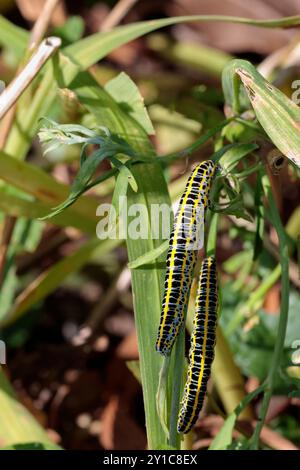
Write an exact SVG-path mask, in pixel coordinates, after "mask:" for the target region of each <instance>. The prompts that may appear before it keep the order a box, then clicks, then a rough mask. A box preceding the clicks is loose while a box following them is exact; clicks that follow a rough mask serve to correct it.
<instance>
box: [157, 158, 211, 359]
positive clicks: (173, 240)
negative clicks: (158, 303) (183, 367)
mask: <svg viewBox="0 0 300 470" xmlns="http://www.w3.org/2000/svg"><path fill="white" fill-rule="evenodd" d="M216 169H217V165H216V164H215V163H214V162H213V161H211V160H207V161H205V162H202V163H200V164H199V165H197V167H196V168H195V169H194V171H193V172H192V174H191V176H190V177H189V179H188V182H187V185H186V188H185V191H184V193H183V195H182V197H181V199H180V203H179V209H178V211H177V213H176V217H175V222H174V227H173V230H172V233H171V237H170V243H169V250H168V254H167V268H166V277H165V291H164V297H163V304H162V313H161V318H160V325H159V330H158V336H157V341H156V350H157V351H158V352H160V353H161V354H163V355H165V356H166V355H168V354H170V352H171V349H172V346H173V344H174V341H175V339H176V337H177V335H178V333H179V331H180V328H181V326H182V323H183V320H184V311H185V308H186V306H187V302H188V297H189V291H190V287H191V283H192V278H193V272H194V267H195V263H196V254H197V249H198V248H199V247H198V246H197V237H198V233H197V232H198V230H199V224H201V223H203V220H202V221H201V220H199V218H204V214H205V210H206V208H207V205H208V196H209V191H210V188H211V184H212V180H213V177H214V175H215V172H216Z"/></svg>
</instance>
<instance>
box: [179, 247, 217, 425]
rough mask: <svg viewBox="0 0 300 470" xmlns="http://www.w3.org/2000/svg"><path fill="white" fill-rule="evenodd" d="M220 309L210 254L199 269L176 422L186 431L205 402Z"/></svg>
mask: <svg viewBox="0 0 300 470" xmlns="http://www.w3.org/2000/svg"><path fill="white" fill-rule="evenodd" d="M217 311H218V287H217V270H216V260H215V258H214V257H212V256H210V257H208V258H205V259H204V261H203V262H202V265H201V270H200V276H199V284H198V290H197V297H196V308H195V316H194V326H193V332H192V336H191V347H190V352H189V367H188V374H187V381H186V385H185V388H184V395H183V399H182V402H181V409H180V412H179V416H178V423H177V430H178V432H183V433H187V432H188V431H189V430H190V429H191V428H192V426H193V425H194V424H195V422H196V421H197V418H198V415H199V413H200V411H201V408H202V405H203V400H204V397H205V393H206V387H207V382H208V379H209V376H210V370H211V364H212V362H213V359H214V346H215V338H216V323H217Z"/></svg>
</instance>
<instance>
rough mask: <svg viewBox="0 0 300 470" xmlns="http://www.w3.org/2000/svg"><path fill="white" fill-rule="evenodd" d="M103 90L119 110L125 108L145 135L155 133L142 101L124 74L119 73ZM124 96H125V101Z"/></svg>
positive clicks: (134, 86) (132, 83)
mask: <svg viewBox="0 0 300 470" xmlns="http://www.w3.org/2000/svg"><path fill="white" fill-rule="evenodd" d="M105 90H106V91H107V92H108V93H109V94H110V96H112V98H114V100H115V101H116V102H117V103H118V104H119V106H120V108H121V109H122V107H124V106H125V109H124V110H125V111H126V112H127V113H128V114H129V116H131V117H132V118H133V119H134V120H135V121H136V122H138V123H139V124H140V125H141V126H142V128H143V129H144V130H145V131H146V132H147V134H154V132H155V131H154V128H153V125H152V122H151V120H150V118H149V115H148V113H147V110H146V108H145V105H144V99H143V98H142V96H141V94H140V92H139V89H138V87H137V86H136V84H135V83H134V82H133V81H132V80H131V78H129V77H128V75H126V73H124V72H121V73H120V74H119V75H118V76H117V77H116V78H113V79H112V80H110V81H109V82H108V83H107V84H106V85H105ZM124 96H126V100H125V101H124Z"/></svg>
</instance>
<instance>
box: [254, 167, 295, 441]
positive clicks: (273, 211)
mask: <svg viewBox="0 0 300 470" xmlns="http://www.w3.org/2000/svg"><path fill="white" fill-rule="evenodd" d="M263 188H264V192H265V194H266V196H267V198H268V201H269V205H270V216H271V219H272V223H273V225H274V227H275V230H276V232H277V235H278V238H279V250H280V264H281V305H280V318H279V324H278V331H277V336H276V343H275V348H274V353H273V357H272V361H271V366H270V370H269V374H268V377H267V379H266V383H265V393H264V398H263V402H262V406H261V410H260V414H259V420H258V423H257V425H256V427H255V430H254V433H253V436H252V438H251V440H250V448H251V449H257V448H258V445H259V437H260V433H261V430H262V428H263V425H264V422H265V419H266V415H267V411H268V408H269V403H270V400H271V397H272V392H273V389H274V383H275V379H276V375H277V372H278V367H279V366H280V361H281V356H282V352H283V347H284V339H285V335H286V328H287V322H288V312H289V289H290V282H289V253H288V244H287V238H286V234H285V230H284V227H283V225H282V222H281V219H280V215H279V212H278V209H277V207H276V203H275V200H274V198H273V194H272V189H271V185H270V181H269V179H268V177H267V176H266V175H264V177H263Z"/></svg>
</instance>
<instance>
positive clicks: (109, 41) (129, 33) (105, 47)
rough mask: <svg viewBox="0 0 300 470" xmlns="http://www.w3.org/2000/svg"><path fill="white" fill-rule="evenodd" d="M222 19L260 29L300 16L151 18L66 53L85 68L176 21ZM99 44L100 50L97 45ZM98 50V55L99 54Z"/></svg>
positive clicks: (90, 39) (295, 22)
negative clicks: (120, 47) (267, 18)
mask: <svg viewBox="0 0 300 470" xmlns="http://www.w3.org/2000/svg"><path fill="white" fill-rule="evenodd" d="M197 21H198V22H211V21H217V22H224V23H238V24H249V25H253V26H257V27H261V28H285V27H288V26H296V25H298V24H300V16H293V17H287V18H280V19H276V20H253V19H250V18H239V17H237V16H221V15H195V16H177V17H171V18H163V19H157V20H151V21H141V22H136V23H133V24H129V25H125V26H119V27H117V28H114V29H113V30H112V31H109V32H105V33H96V34H94V35H92V36H89V37H87V38H84V39H83V40H82V41H80V42H78V43H77V44H73V45H71V46H69V47H68V48H67V49H66V53H67V54H68V55H70V56H73V57H74V58H75V55H76V58H77V61H78V63H79V64H80V65H81V66H82V68H87V67H89V66H90V65H91V61H92V63H95V62H97V61H98V60H100V58H102V57H104V56H106V55H107V54H109V53H110V52H111V51H112V50H114V49H116V48H117V47H119V46H121V45H122V44H126V43H127V42H129V41H132V40H134V39H136V38H138V37H140V36H144V35H145V34H148V33H150V32H152V31H155V30H157V29H160V28H164V27H166V26H172V25H174V24H178V23H187V22H197ZM99 43H100V44H101V50H100V49H99V46H98V51H97V44H98V45H99ZM99 53H100V54H101V57H99Z"/></svg>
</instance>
